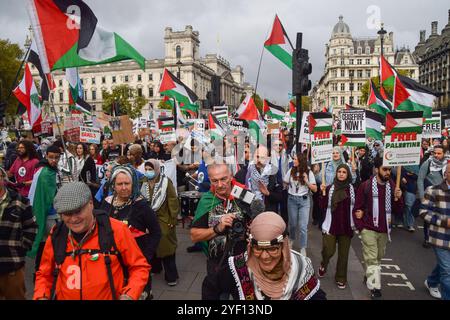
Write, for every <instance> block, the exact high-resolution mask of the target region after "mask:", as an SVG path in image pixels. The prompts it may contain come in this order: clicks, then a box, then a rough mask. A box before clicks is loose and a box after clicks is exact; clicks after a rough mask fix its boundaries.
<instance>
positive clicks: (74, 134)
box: [64, 127, 80, 143]
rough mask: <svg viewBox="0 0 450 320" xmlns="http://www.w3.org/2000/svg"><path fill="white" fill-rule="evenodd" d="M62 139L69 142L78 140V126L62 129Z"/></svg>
mask: <svg viewBox="0 0 450 320" xmlns="http://www.w3.org/2000/svg"><path fill="white" fill-rule="evenodd" d="M64 139H65V140H66V141H69V142H75V143H78V142H80V127H78V128H71V129H67V130H64Z"/></svg>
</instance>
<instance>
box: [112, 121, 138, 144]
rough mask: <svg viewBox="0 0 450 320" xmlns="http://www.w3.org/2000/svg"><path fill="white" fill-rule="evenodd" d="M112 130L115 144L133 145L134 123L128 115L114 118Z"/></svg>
mask: <svg viewBox="0 0 450 320" xmlns="http://www.w3.org/2000/svg"><path fill="white" fill-rule="evenodd" d="M109 123H110V128H111V131H112V136H113V140H114V143H115V144H123V143H133V142H134V135H133V123H132V122H131V120H130V118H129V117H128V116H127V115H124V116H120V117H116V118H112V119H111V121H110V122H109Z"/></svg>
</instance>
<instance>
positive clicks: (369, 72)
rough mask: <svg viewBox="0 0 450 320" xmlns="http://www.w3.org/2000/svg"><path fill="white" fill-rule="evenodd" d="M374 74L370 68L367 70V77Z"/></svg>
mask: <svg viewBox="0 0 450 320" xmlns="http://www.w3.org/2000/svg"><path fill="white" fill-rule="evenodd" d="M371 75H372V72H371V71H370V69H367V70H366V78H370V77H371Z"/></svg>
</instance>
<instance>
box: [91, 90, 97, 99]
mask: <svg viewBox="0 0 450 320" xmlns="http://www.w3.org/2000/svg"><path fill="white" fill-rule="evenodd" d="M92 100H97V91H95V90H92Z"/></svg>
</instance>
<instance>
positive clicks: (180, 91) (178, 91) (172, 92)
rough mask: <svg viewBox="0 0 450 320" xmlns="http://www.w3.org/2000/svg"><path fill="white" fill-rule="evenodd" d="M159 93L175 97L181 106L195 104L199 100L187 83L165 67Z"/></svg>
mask: <svg viewBox="0 0 450 320" xmlns="http://www.w3.org/2000/svg"><path fill="white" fill-rule="evenodd" d="M159 93H161V95H163V96H168V97H171V98H174V99H175V100H177V101H178V103H179V104H180V107H187V106H189V105H195V102H196V101H197V100H198V97H197V95H196V94H195V92H194V91H192V90H191V89H190V88H189V87H188V86H187V85H185V84H184V83H183V82H181V80H180V79H178V78H177V77H175V75H174V74H173V73H172V72H170V71H169V70H167V69H164V73H163V77H162V79H161V84H160V86H159Z"/></svg>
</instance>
